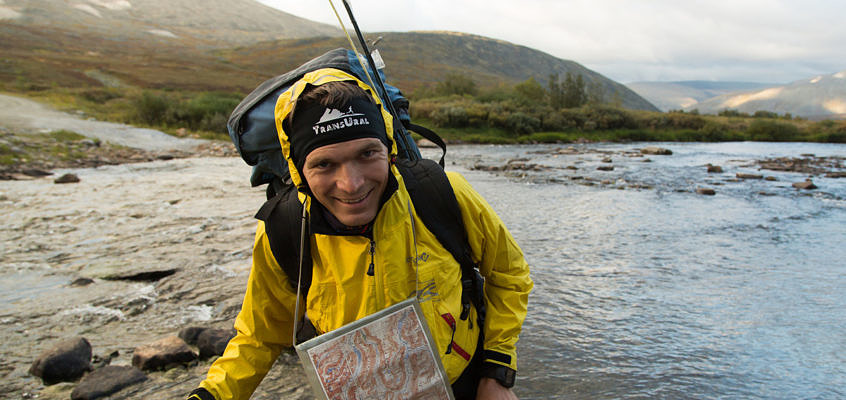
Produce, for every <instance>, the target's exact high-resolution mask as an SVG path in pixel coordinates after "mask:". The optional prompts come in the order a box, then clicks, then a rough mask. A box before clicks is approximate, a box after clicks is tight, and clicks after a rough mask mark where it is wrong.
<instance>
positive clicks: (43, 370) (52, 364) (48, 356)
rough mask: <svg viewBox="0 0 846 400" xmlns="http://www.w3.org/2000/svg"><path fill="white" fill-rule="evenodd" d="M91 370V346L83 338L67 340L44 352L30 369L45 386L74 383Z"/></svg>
mask: <svg viewBox="0 0 846 400" xmlns="http://www.w3.org/2000/svg"><path fill="white" fill-rule="evenodd" d="M89 370H91V344H90V343H88V340H86V339H85V338H83V337H75V338H70V339H65V340H63V341H61V342H59V343H57V344H56V345H55V346H53V347H52V348H50V349H48V350H46V351H44V352H43V353H41V355H39V356H38V358H36V359H35V361H34V362H33V363H32V366H31V367H30V368H29V373H30V374H32V375H35V376H37V377H39V378H41V380H42V381H43V382H44V384H45V385H52V384H56V383H59V382H73V381H75V380H77V379H79V378H80V377H81V376H82V375H83V374H84V373H85V372H87V371H89Z"/></svg>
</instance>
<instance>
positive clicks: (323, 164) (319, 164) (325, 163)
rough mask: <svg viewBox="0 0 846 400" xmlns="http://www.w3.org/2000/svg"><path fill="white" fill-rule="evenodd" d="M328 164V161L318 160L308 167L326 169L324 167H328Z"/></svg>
mask: <svg viewBox="0 0 846 400" xmlns="http://www.w3.org/2000/svg"><path fill="white" fill-rule="evenodd" d="M330 165H331V164H330V163H329V161H320V162H316V163H314V164H311V166H310V168H312V169H326V168H329V166H330Z"/></svg>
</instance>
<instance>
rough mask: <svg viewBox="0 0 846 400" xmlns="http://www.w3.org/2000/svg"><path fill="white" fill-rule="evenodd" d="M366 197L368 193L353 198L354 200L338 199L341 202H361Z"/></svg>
mask: <svg viewBox="0 0 846 400" xmlns="http://www.w3.org/2000/svg"><path fill="white" fill-rule="evenodd" d="M365 197H367V195H366V194H365V195H364V196H361V197H360V198H358V199H352V200H345V199H338V200H339V201H340V202H341V203H347V204H353V203H358V202H360V201H362V200H364V198H365Z"/></svg>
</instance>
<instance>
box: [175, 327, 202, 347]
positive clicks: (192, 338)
mask: <svg viewBox="0 0 846 400" xmlns="http://www.w3.org/2000/svg"><path fill="white" fill-rule="evenodd" d="M207 329H209V328H206V327H203V326H189V327H187V328H183V329H182V330H180V331H179V335H178V336H179V338H180V339H182V340H184V341H185V343H188V344H189V345H191V346H195V345H196V344H197V338H198V337H199V336H200V334H201V333H203V331H205V330H207Z"/></svg>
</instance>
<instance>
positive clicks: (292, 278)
mask: <svg viewBox="0 0 846 400" xmlns="http://www.w3.org/2000/svg"><path fill="white" fill-rule="evenodd" d="M275 189H276V193H275V194H274V195H273V197H271V198H270V199H269V200H267V201H266V202H265V203H264V204H263V205H262V206H261V208H260V209H259V211H258V213H256V218H257V219H260V220H262V221H264V230H265V233H267V239H268V240H269V241H270V250H271V251H272V252H273V257H274V258H276V262H278V263H279V266H280V267H282V271H283V272H285V275H286V276H287V277H288V283H290V284H291V288H292V289H293V290H295V291H296V289H297V282H298V280H299V275H300V265H299V263H300V240H301V238H302V237H303V233H305V237H308V224H307V223H306V224H303V220H302V213H303V204H302V203H300V200H299V198H298V195H297V189H296V188H294V186H292V185H278V186H276V188H275ZM303 227H305V232H303ZM309 243H310V242H309V241H308V240H306V241H305V242H304V247H305V248H304V251H303V254H311V249H310V246H309ZM302 262H303V265H302V271H303V276H302V278H303V279H302V286H301V287H300V289H301V290H302V292H303V295H304V296H306V295H307V294H308V288H309V286H311V268H312V264H311V257H310V256H306V257H303V258H302Z"/></svg>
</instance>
